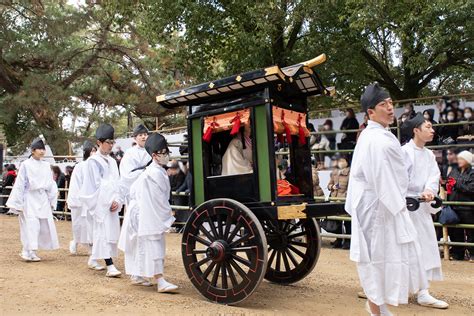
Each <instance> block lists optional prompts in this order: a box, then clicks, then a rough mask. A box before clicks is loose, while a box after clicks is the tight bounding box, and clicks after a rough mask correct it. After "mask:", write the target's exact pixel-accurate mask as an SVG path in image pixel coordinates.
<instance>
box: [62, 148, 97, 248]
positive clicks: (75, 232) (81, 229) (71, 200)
mask: <svg viewBox="0 0 474 316" xmlns="http://www.w3.org/2000/svg"><path fill="white" fill-rule="evenodd" d="M82 148H83V160H82V161H81V162H79V163H78V164H76V166H75V167H74V170H73V172H72V175H71V181H70V183H69V190H68V195H67V206H68V208H69V209H70V210H71V224H72V237H73V238H72V240H71V241H70V242H69V252H70V253H71V254H74V255H75V254H77V245H78V244H82V245H85V246H86V247H87V248H88V249H89V251H90V245H91V244H92V221H91V217H90V215H89V216H88V211H87V207H86V206H85V204H84V203H82V201H81V200H80V199H79V194H80V192H81V187H82V182H83V178H84V169H85V168H87V159H88V158H89V157H90V156H91V155H93V154H94V153H95V152H96V148H95V147H94V144H93V143H92V142H91V141H88V140H87V141H85V142H84V145H83V146H82Z"/></svg>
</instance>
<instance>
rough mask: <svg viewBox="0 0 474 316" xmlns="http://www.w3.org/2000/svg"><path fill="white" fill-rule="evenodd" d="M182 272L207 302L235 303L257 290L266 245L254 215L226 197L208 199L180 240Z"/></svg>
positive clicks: (195, 213) (193, 216) (192, 216)
mask: <svg viewBox="0 0 474 316" xmlns="http://www.w3.org/2000/svg"><path fill="white" fill-rule="evenodd" d="M182 256H183V263H184V267H185V269H186V273H187V274H188V277H189V278H190V280H191V282H192V283H193V285H194V287H195V288H196V289H197V290H198V292H199V293H200V294H202V295H203V296H204V297H206V298H207V299H209V300H211V301H214V302H217V303H222V304H236V303H238V302H241V301H243V300H245V299H246V298H247V297H249V296H250V295H251V294H252V293H253V291H254V290H255V289H256V288H257V287H258V285H259V284H260V282H261V281H262V279H263V276H264V275H265V269H266V267H267V241H266V238H265V233H264V232H263V228H262V226H261V224H260V222H259V221H258V219H257V218H256V216H255V215H254V214H253V213H252V212H251V211H250V210H249V209H248V208H247V207H246V206H244V205H243V204H241V203H239V202H237V201H234V200H231V199H214V200H209V201H207V202H205V203H203V204H201V205H200V206H199V207H197V208H196V209H195V210H194V211H193V212H192V213H191V216H190V218H189V219H188V221H187V224H186V226H185V228H184V233H183V240H182Z"/></svg>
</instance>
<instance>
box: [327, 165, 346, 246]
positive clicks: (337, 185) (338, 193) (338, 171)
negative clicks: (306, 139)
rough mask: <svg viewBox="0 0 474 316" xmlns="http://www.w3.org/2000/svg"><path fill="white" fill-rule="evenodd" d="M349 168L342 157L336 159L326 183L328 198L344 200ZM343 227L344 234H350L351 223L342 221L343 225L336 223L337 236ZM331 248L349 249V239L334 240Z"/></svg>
mask: <svg viewBox="0 0 474 316" xmlns="http://www.w3.org/2000/svg"><path fill="white" fill-rule="evenodd" d="M350 171H351V168H350V167H349V163H348V159H347V158H346V157H343V156H339V157H336V168H335V169H334V170H333V171H332V172H331V178H330V180H329V183H328V190H329V192H330V195H329V196H330V197H333V198H345V197H346V194H347V187H348V185H349V173H350ZM343 225H344V228H345V232H346V234H349V235H350V233H351V222H350V221H344V223H342V222H340V221H337V230H336V233H337V234H342V233H343V230H342V226H343ZM332 246H333V248H342V249H349V248H350V240H349V239H344V240H343V239H339V238H338V239H336V241H334V243H333V244H332Z"/></svg>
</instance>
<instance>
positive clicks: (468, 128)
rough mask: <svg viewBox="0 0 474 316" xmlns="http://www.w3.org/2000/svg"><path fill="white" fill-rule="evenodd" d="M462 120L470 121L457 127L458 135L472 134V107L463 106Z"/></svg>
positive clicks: (473, 133)
mask: <svg viewBox="0 0 474 316" xmlns="http://www.w3.org/2000/svg"><path fill="white" fill-rule="evenodd" d="M461 121H462V122H471V124H465V125H462V126H461V127H460V128H459V136H466V135H472V136H474V124H473V123H474V117H472V108H470V107H466V108H464V118H463V119H462V120H461Z"/></svg>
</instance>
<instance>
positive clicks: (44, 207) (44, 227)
mask: <svg viewBox="0 0 474 316" xmlns="http://www.w3.org/2000/svg"><path fill="white" fill-rule="evenodd" d="M45 150H46V147H45V145H44V142H43V140H42V139H41V138H36V139H34V140H33V142H32V143H31V157H30V158H29V159H27V160H25V161H23V163H22V164H21V166H20V170H19V172H18V176H17V178H16V180H15V184H14V185H13V189H12V191H11V193H10V197H9V198H8V200H7V203H6V205H7V206H8V207H9V208H10V209H12V210H15V212H18V213H19V216H18V218H19V220H20V238H21V244H22V246H23V250H22V252H21V254H20V257H21V258H22V259H23V260H25V261H41V258H40V257H38V255H37V253H36V251H37V250H38V249H45V250H52V249H58V248H59V242H58V235H57V232H56V226H55V224H54V219H53V211H54V210H55V209H56V206H57V201H58V187H57V185H56V182H55V181H54V180H53V173H52V171H51V166H50V164H49V163H48V162H46V161H42V160H41V159H42V158H43V157H44V154H45Z"/></svg>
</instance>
